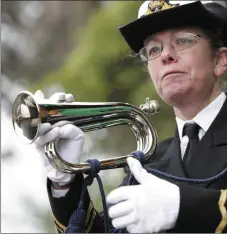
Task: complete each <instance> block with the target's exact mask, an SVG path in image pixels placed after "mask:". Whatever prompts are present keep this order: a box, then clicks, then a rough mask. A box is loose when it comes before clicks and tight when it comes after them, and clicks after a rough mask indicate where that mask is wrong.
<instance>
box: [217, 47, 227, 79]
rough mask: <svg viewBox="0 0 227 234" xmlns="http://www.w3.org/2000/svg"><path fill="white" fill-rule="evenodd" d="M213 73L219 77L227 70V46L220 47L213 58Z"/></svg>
mask: <svg viewBox="0 0 227 234" xmlns="http://www.w3.org/2000/svg"><path fill="white" fill-rule="evenodd" d="M215 61H216V63H215V67H214V74H215V75H216V76H217V77H220V76H222V75H223V74H224V72H225V71H226V70H227V48H226V47H222V48H220V49H219V51H218V52H217V55H216V59H215Z"/></svg>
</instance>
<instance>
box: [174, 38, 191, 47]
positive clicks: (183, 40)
mask: <svg viewBox="0 0 227 234" xmlns="http://www.w3.org/2000/svg"><path fill="white" fill-rule="evenodd" d="M192 43H193V39H192V38H191V37H178V38H176V39H175V45H191V44H192Z"/></svg>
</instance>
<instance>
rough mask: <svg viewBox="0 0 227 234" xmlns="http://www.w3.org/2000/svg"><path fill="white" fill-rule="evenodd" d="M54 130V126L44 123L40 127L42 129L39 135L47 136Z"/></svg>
mask: <svg viewBox="0 0 227 234" xmlns="http://www.w3.org/2000/svg"><path fill="white" fill-rule="evenodd" d="M51 129H52V126H51V124H50V123H43V124H41V126H40V129H39V134H40V135H44V134H46V133H47V132H48V131H50V130H51Z"/></svg>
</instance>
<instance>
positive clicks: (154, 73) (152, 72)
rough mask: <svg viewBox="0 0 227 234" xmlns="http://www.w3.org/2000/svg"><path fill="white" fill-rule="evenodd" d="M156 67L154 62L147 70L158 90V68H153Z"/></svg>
mask: <svg viewBox="0 0 227 234" xmlns="http://www.w3.org/2000/svg"><path fill="white" fill-rule="evenodd" d="M157 67H158V66H155V64H152V66H148V72H149V76H150V79H151V80H152V82H153V84H154V86H155V88H156V89H157V90H158V87H160V81H159V76H158V70H157V69H155V68H157ZM152 68H154V69H152Z"/></svg>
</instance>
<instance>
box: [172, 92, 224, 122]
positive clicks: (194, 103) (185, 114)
mask: <svg viewBox="0 0 227 234" xmlns="http://www.w3.org/2000/svg"><path fill="white" fill-rule="evenodd" d="M220 94H221V90H219V91H216V92H213V93H212V95H211V96H209V97H208V98H204V99H201V100H200V101H198V100H191V101H190V102H188V103H184V104H183V105H179V106H174V107H173V109H174V113H175V115H176V116H177V117H178V118H180V119H182V120H191V119H193V118H194V117H195V116H196V115H197V114H198V113H199V112H200V111H201V110H203V109H204V108H205V107H206V106H208V105H209V104H210V103H211V102H212V101H213V100H214V99H215V98H217V97H218V96H219V95H220Z"/></svg>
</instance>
